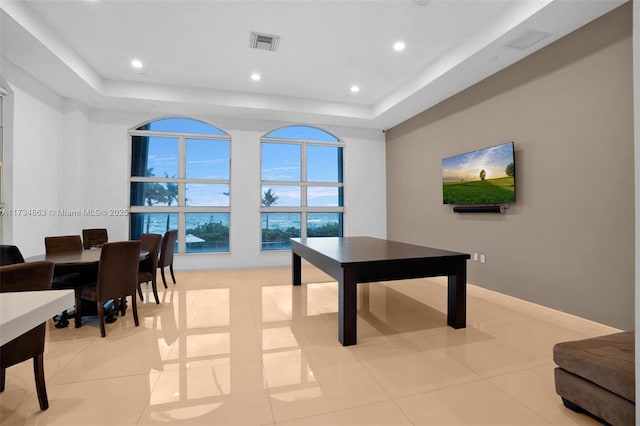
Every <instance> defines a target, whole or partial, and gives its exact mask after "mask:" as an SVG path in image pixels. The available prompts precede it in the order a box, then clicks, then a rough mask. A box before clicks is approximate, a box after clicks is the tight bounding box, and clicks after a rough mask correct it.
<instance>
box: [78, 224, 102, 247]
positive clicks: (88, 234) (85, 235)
mask: <svg viewBox="0 0 640 426" xmlns="http://www.w3.org/2000/svg"><path fill="white" fill-rule="evenodd" d="M108 241H109V234H108V233H107V230H106V228H91V229H83V230H82V244H83V246H84V248H85V249H90V248H91V247H101V246H102V245H103V244H104V243H106V242H108Z"/></svg>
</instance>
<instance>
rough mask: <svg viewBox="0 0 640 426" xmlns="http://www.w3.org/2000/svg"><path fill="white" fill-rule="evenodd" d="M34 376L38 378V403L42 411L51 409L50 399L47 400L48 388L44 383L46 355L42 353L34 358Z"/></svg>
mask: <svg viewBox="0 0 640 426" xmlns="http://www.w3.org/2000/svg"><path fill="white" fill-rule="evenodd" d="M33 375H34V376H35V378H36V391H37V393H38V402H39V403H40V409H41V410H46V409H47V408H49V399H48V398H47V387H46V386H45V382H44V354H43V353H41V354H39V355H36V356H34V357H33Z"/></svg>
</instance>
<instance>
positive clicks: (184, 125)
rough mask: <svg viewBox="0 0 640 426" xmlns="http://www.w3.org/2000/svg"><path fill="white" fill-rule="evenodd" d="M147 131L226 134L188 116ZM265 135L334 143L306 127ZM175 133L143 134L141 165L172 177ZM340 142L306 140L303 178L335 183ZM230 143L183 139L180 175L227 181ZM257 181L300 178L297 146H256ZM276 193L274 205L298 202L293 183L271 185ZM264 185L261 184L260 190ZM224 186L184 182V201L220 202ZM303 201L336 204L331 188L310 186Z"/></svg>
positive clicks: (226, 188) (299, 147) (224, 198)
mask: <svg viewBox="0 0 640 426" xmlns="http://www.w3.org/2000/svg"><path fill="white" fill-rule="evenodd" d="M150 130H153V131H163V132H180V133H194V134H206V135H221V136H222V135H226V133H225V132H223V131H222V130H220V129H218V128H216V127H214V126H210V125H208V124H206V123H203V122H199V121H196V120H190V119H166V120H158V121H155V122H153V123H152V125H151V129H150ZM265 137H269V138H274V139H278V140H284V141H288V140H291V141H292V142H293V141H294V140H295V141H298V140H313V141H323V142H327V141H330V142H337V141H339V140H338V139H337V138H336V137H334V136H333V135H331V134H330V133H328V132H325V131H323V130H321V129H316V128H312V127H306V126H290V127H284V128H281V129H277V130H275V131H273V132H271V133H269V134H267V135H266V136H265ZM178 142H179V141H178V138H177V137H172V136H152V137H150V138H149V153H148V163H147V167H148V168H152V169H153V174H154V176H158V177H165V176H168V177H178V158H179V157H178V149H179V148H178ZM340 150H341V148H340V147H333V146H319V145H311V144H310V145H308V147H307V153H306V154H307V181H308V182H332V183H335V182H338V181H339V180H340V176H339V173H340V171H339V166H338V165H339V163H340V158H339V156H340V154H341V152H340ZM230 151H231V146H230V142H229V141H228V140H211V139H203V138H187V139H186V170H185V173H186V177H187V178H191V179H220V180H227V179H229V175H230V155H231V153H230ZM261 173H262V176H261V178H262V180H267V181H284V182H292V183H293V182H300V181H301V173H302V145H300V144H297V143H264V144H263V145H262V169H261ZM271 187H272V188H273V191H274V192H276V194H277V195H278V196H279V200H278V202H277V203H276V204H275V205H278V206H299V205H300V198H301V195H300V194H301V192H300V187H299V186H294V185H292V186H287V185H281V186H273V185H271ZM267 189H269V186H266V187H263V188H262V192H264V191H265V190H267ZM225 192H227V193H228V192H229V186H228V185H218V184H216V185H214V184H204V183H198V184H189V185H187V193H186V196H187V204H188V205H198V206H206V205H211V206H226V205H229V204H228V203H229V200H228V199H229V197H228V196H226V195H224V193H225ZM308 204H309V205H311V206H327V205H329V206H336V205H338V190H337V188H334V187H326V186H325V187H310V188H309V190H308Z"/></svg>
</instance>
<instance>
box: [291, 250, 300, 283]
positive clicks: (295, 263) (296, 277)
mask: <svg viewBox="0 0 640 426" xmlns="http://www.w3.org/2000/svg"><path fill="white" fill-rule="evenodd" d="M291 282H292V283H293V285H300V284H302V259H301V258H300V256H299V255H297V254H295V253H294V252H291Z"/></svg>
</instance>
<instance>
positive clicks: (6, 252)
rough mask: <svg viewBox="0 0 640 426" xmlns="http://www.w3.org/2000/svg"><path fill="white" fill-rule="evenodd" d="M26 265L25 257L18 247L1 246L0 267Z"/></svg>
mask: <svg viewBox="0 0 640 426" xmlns="http://www.w3.org/2000/svg"><path fill="white" fill-rule="evenodd" d="M15 263H24V257H22V253H20V249H19V248H18V247H16V246H10V245H4V244H0V266H4V265H13V264H15Z"/></svg>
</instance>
